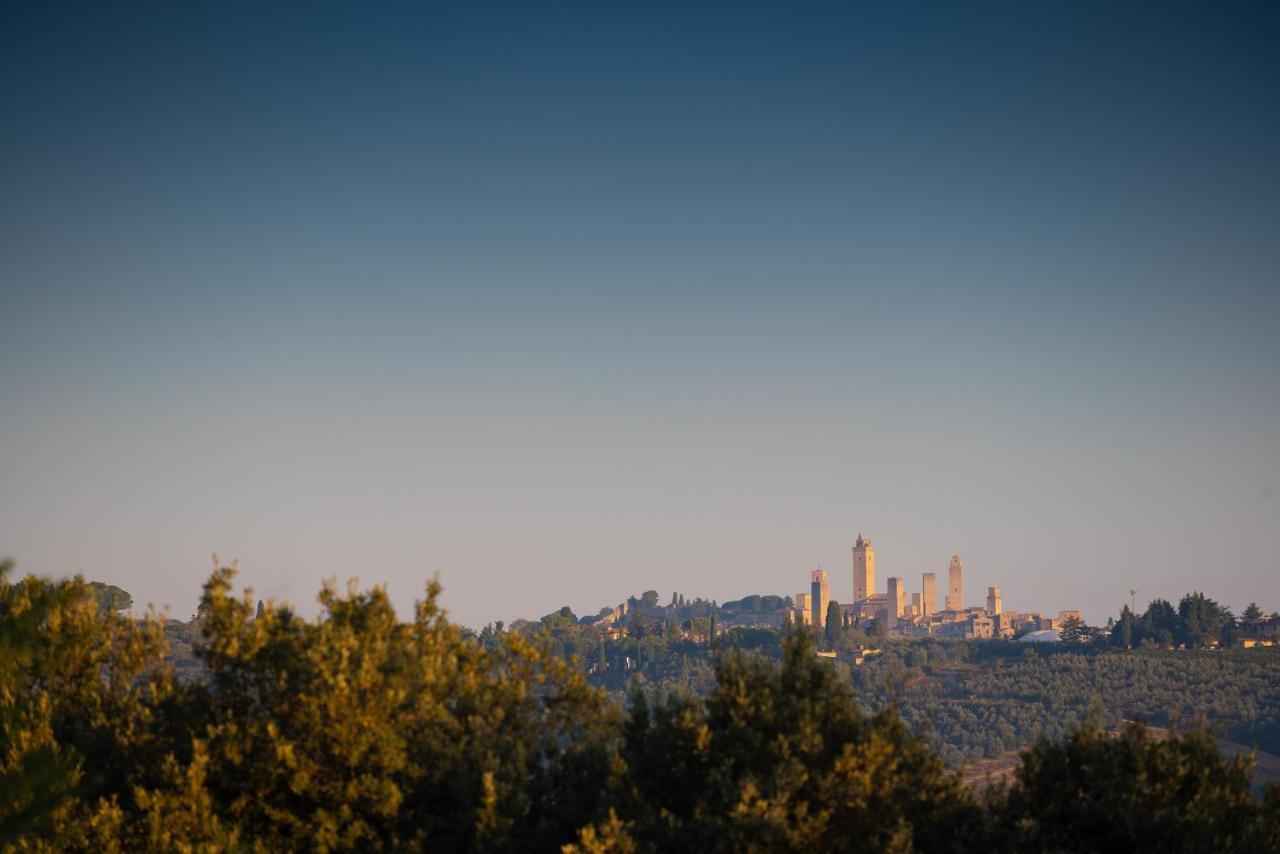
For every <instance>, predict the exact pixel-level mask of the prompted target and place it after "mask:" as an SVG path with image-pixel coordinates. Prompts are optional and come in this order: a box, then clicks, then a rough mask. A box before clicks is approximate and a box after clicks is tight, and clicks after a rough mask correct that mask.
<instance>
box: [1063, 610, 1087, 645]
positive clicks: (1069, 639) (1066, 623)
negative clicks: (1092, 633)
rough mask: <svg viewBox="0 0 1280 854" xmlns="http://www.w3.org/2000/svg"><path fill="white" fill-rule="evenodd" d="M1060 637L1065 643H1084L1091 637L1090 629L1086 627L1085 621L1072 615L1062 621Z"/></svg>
mask: <svg viewBox="0 0 1280 854" xmlns="http://www.w3.org/2000/svg"><path fill="white" fill-rule="evenodd" d="M1058 636H1059V637H1060V638H1061V639H1062V642H1063V643H1083V642H1084V641H1085V640H1086V639H1088V636H1089V627H1088V626H1087V625H1085V622H1084V620H1082V619H1081V618H1080V617H1077V616H1075V615H1072V616H1070V617H1067V619H1065V620H1063V621H1062V625H1061V626H1060V627H1059V629H1058Z"/></svg>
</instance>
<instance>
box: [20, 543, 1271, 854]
mask: <svg viewBox="0 0 1280 854" xmlns="http://www.w3.org/2000/svg"><path fill="white" fill-rule="evenodd" d="M6 570H7V567H6V568H4V569H3V570H0V648H3V650H4V652H5V654H4V655H3V656H0V847H5V848H8V847H13V848H18V849H30V850H95V851H113V850H148V851H151V850H156V851H167V850H185V851H193V850H207V851H218V850H262V851H278V850H295V849H312V850H321V851H332V850H357V849H358V850H406V849H431V850H439V851H479V850H483V851H495V850H533V851H552V850H559V849H561V848H564V849H566V850H583V851H628V850H646V851H650V850H652V851H656V850H677V851H685V850H687V851H694V850H699V851H707V850H711V851H778V850H801V849H805V850H815V849H817V850H837V851H839V850H900V851H906V850H920V851H966V850H984V851H990V850H1001V851H1013V850H1119V849H1126V848H1143V849H1152V848H1157V847H1159V848H1164V849H1166V850H1170V851H1181V850H1187V851H1190V850H1205V848H1207V847H1214V848H1216V849H1217V850H1222V851H1229V850H1276V849H1277V848H1278V847H1280V796H1278V795H1277V793H1276V792H1271V793H1269V794H1268V796H1267V798H1266V799H1265V800H1264V799H1259V798H1255V797H1253V796H1251V795H1250V793H1249V775H1250V761H1249V760H1248V759H1240V760H1226V759H1223V758H1222V757H1220V756H1219V755H1218V754H1217V753H1216V752H1215V751H1214V750H1213V749H1212V742H1211V740H1210V739H1209V738H1208V736H1207V735H1205V734H1203V733H1198V732H1193V733H1190V734H1187V735H1184V736H1177V737H1173V738H1169V739H1165V740H1156V739H1153V738H1151V737H1149V736H1148V735H1147V734H1146V731H1145V730H1142V729H1140V728H1132V729H1130V730H1128V731H1126V733H1125V734H1124V735H1123V737H1121V738H1111V737H1108V736H1106V735H1104V734H1103V733H1101V732H1100V731H1098V730H1097V729H1094V728H1090V727H1085V728H1082V729H1080V730H1079V731H1077V732H1076V733H1075V734H1074V735H1072V737H1071V738H1070V739H1068V740H1067V741H1065V742H1063V743H1056V744H1055V743H1049V742H1044V743H1041V744H1039V745H1037V746H1036V747H1035V748H1034V749H1033V750H1032V751H1030V752H1029V753H1028V754H1027V756H1026V758H1025V761H1024V764H1023V766H1022V768H1021V770H1020V771H1019V773H1018V775H1017V778H1016V779H1015V781H1014V782H1013V783H1012V785H1011V786H1010V787H1008V788H1007V789H1001V790H996V791H992V792H989V793H985V794H980V793H975V792H974V791H972V790H970V789H967V788H966V787H965V786H963V785H962V784H961V783H960V782H959V781H958V779H957V778H956V777H954V776H953V775H951V774H950V773H949V772H948V771H947V770H946V769H945V767H944V766H943V764H942V762H941V760H940V759H939V758H938V756H937V755H936V753H934V752H933V750H932V749H930V748H929V746H928V745H927V743H926V742H924V741H922V740H921V739H919V738H917V737H916V736H914V735H912V734H911V732H910V731H909V730H908V729H907V728H906V727H905V726H904V725H903V723H902V722H901V720H900V719H899V718H898V716H897V714H896V713H895V712H893V711H892V710H889V711H886V712H883V713H881V714H878V715H874V716H867V715H865V714H863V713H862V712H860V711H859V710H858V706H857V704H856V703H855V702H854V698H853V696H852V695H851V693H850V691H849V689H848V688H847V687H846V685H845V684H843V683H842V682H841V681H840V680H838V679H837V677H836V675H835V673H834V671H833V670H832V668H831V667H830V666H829V665H828V664H827V663H826V662H824V661H821V660H818V659H816V658H815V657H814V655H813V652H812V646H811V642H810V641H809V639H808V638H807V637H806V636H804V635H801V634H794V635H790V636H789V637H788V638H787V639H786V642H785V648H784V653H783V657H782V661H781V662H780V663H775V662H772V661H769V660H767V659H765V658H763V657H760V656H756V655H752V654H749V653H745V652H741V651H733V650H729V651H726V652H725V653H724V654H722V655H721V656H720V657H719V660H718V662H717V673H716V678H717V683H716V687H715V688H714V689H713V690H712V691H711V692H710V694H709V695H708V696H707V697H706V698H705V699H699V698H696V697H694V696H692V695H674V696H668V697H666V698H665V699H662V700H660V701H655V700H652V699H651V698H649V697H647V696H646V695H645V694H644V692H643V691H638V692H637V693H636V694H635V696H634V698H633V702H632V704H631V707H630V710H629V711H627V712H625V713H624V711H623V710H622V708H621V707H620V706H618V705H617V704H613V703H610V702H609V701H608V700H607V699H606V698H605V696H604V694H603V693H602V692H600V691H599V690H598V689H595V688H593V687H592V686H590V685H589V684H588V683H587V681H586V679H585V677H584V675H583V673H582V671H581V669H580V668H578V667H575V666H572V665H571V664H570V663H568V662H565V661H564V660H563V659H562V658H561V657H560V656H557V655H555V654H553V653H551V652H550V651H549V650H548V649H547V648H546V647H545V645H543V644H541V643H539V642H538V641H537V640H532V641H531V640H529V639H528V638H524V637H521V636H519V635H516V634H513V633H504V634H503V635H502V637H501V641H502V642H501V643H491V644H483V643H481V642H480V641H479V640H478V639H476V638H474V637H468V636H467V635H465V634H464V633H463V632H462V631H461V630H460V629H459V628H458V627H456V626H455V625H453V624H451V623H450V622H449V621H448V620H447V619H446V618H445V616H444V614H443V613H442V612H441V611H440V610H439V608H438V607H437V604H436V595H437V592H438V590H437V588H436V586H435V585H434V584H433V585H431V586H430V587H429V588H428V591H427V596H426V598H425V600H424V601H423V602H422V603H421V605H420V606H419V608H418V611H417V613H416V615H415V618H414V619H413V621H411V622H408V623H403V622H400V621H398V620H397V619H396V616H395V614H394V611H393V609H392V608H391V605H390V603H389V601H388V600H387V597H386V595H385V593H384V592H383V591H381V590H379V589H375V590H373V591H369V592H358V591H356V590H355V589H354V588H353V589H351V590H349V591H348V592H347V593H346V594H345V595H341V594H339V593H337V592H335V591H334V590H332V589H330V588H325V590H324V591H323V592H322V593H321V603H322V605H323V606H324V612H323V616H322V617H320V618H319V619H317V620H303V619H300V618H299V617H297V616H296V615H295V614H294V613H293V612H292V611H291V610H290V609H289V608H287V607H283V606H268V607H266V608H264V609H262V611H261V613H260V614H256V613H255V609H254V608H253V607H252V605H251V602H252V599H251V598H250V597H249V595H248V594H245V595H244V596H243V597H236V596H233V595H232V592H231V581H232V573H231V572H230V571H229V570H219V571H218V572H216V573H215V574H214V575H213V577H212V578H211V579H210V580H209V582H208V583H207V584H206V586H205V592H204V597H203V600H202V605H201V613H202V614H203V619H202V639H201V640H200V641H199V643H198V644H197V645H196V647H197V651H198V654H199V655H200V657H201V659H202V661H203V663H204V666H205V668H206V673H207V678H206V679H203V680H201V681H198V682H193V683H190V684H180V683H179V682H177V681H176V680H174V679H173V678H172V676H171V674H170V673H169V672H168V670H167V669H166V666H165V665H164V664H163V652H164V639H163V633H162V630H161V627H160V625H159V623H158V621H157V620H155V619H148V620H146V621H143V622H140V623H139V622H134V621H130V620H128V619H125V618H123V617H120V616H117V615H116V614H115V613H114V612H113V611H110V610H104V609H102V608H100V607H98V605H97V603H96V602H95V601H94V599H93V597H92V595H91V594H90V593H89V592H88V590H87V586H86V585H84V584H83V583H82V582H80V581H78V580H77V581H71V582H48V581H42V580H39V579H36V578H31V577H28V578H26V579H24V580H22V581H19V582H16V583H11V582H10V581H9V580H8V579H7V578H6V577H5V571H6Z"/></svg>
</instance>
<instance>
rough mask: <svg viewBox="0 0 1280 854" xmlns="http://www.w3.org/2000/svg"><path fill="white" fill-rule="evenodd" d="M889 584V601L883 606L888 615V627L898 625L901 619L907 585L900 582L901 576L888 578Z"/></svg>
mask: <svg viewBox="0 0 1280 854" xmlns="http://www.w3.org/2000/svg"><path fill="white" fill-rule="evenodd" d="M888 585H889V601H888V603H887V604H886V607H885V613H886V614H887V615H888V624H889V628H893V627H894V626H896V625H898V623H899V622H900V621H901V620H902V612H903V609H904V608H905V607H906V599H907V586H906V585H905V584H903V583H902V579H901V578H890V579H889V581H888Z"/></svg>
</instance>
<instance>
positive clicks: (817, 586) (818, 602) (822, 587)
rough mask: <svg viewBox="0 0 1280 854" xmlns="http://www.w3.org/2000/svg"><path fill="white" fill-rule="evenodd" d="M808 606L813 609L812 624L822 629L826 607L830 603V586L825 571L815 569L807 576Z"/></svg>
mask: <svg viewBox="0 0 1280 854" xmlns="http://www.w3.org/2000/svg"><path fill="white" fill-rule="evenodd" d="M809 590H810V594H809V606H810V607H811V608H812V609H813V611H812V612H811V613H812V614H813V624H814V625H815V626H817V627H818V628H822V627H824V626H826V624H827V605H828V604H829V603H830V602H831V584H830V583H829V582H828V581H827V571H826V570H825V569H815V570H814V571H813V572H811V573H810V574H809Z"/></svg>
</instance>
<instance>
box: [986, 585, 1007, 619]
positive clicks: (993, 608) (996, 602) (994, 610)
mask: <svg viewBox="0 0 1280 854" xmlns="http://www.w3.org/2000/svg"><path fill="white" fill-rule="evenodd" d="M1003 610H1004V603H1003V602H1002V601H1001V600H1000V588H999V587H988V588H987V613H988V614H991V615H992V616H995V615H996V614H999V613H1000V612H1001V611H1003Z"/></svg>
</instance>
